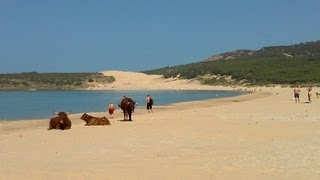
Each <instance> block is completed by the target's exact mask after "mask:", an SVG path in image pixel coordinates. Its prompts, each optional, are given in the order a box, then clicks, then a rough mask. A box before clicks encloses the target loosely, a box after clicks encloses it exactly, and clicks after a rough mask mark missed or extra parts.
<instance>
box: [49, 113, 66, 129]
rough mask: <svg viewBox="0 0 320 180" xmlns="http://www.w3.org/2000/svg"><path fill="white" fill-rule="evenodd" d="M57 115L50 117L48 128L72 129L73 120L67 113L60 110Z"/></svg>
mask: <svg viewBox="0 0 320 180" xmlns="http://www.w3.org/2000/svg"><path fill="white" fill-rule="evenodd" d="M57 115H58V116H56V117H53V118H51V119H50V122H49V128H48V130H51V129H61V130H65V129H70V128H71V121H70V119H69V118H68V115H67V113H65V112H59V113H58V114H57Z"/></svg>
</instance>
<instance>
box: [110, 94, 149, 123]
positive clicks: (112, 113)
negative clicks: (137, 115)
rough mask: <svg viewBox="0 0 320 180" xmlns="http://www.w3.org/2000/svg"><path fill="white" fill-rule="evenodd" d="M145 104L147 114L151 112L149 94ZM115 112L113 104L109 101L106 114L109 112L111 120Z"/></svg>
mask: <svg viewBox="0 0 320 180" xmlns="http://www.w3.org/2000/svg"><path fill="white" fill-rule="evenodd" d="M145 104H146V109H147V110H148V113H150V112H153V111H152V106H153V99H152V97H151V96H150V95H149V94H148V95H147V97H146V101H145ZM115 110H116V108H115V106H114V104H113V102H112V101H110V103H109V105H108V112H109V115H110V117H111V118H113V116H114V113H115Z"/></svg>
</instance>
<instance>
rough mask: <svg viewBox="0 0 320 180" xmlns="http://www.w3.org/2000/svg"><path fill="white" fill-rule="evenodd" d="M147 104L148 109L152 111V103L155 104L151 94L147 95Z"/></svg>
mask: <svg viewBox="0 0 320 180" xmlns="http://www.w3.org/2000/svg"><path fill="white" fill-rule="evenodd" d="M146 105H147V110H148V112H150V111H151V112H152V105H153V99H152V98H151V96H150V95H149V94H148V95H147V97H146Z"/></svg>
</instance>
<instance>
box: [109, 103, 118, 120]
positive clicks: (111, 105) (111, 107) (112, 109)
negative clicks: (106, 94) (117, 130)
mask: <svg viewBox="0 0 320 180" xmlns="http://www.w3.org/2000/svg"><path fill="white" fill-rule="evenodd" d="M115 110H116V108H115V107H114V104H113V102H112V101H110V104H109V106H108V111H109V115H110V116H111V118H113V115H114V111H115Z"/></svg>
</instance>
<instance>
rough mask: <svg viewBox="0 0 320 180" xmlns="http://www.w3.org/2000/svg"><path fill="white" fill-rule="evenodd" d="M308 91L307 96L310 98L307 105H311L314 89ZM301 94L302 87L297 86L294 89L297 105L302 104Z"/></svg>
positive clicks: (309, 88)
mask: <svg viewBox="0 0 320 180" xmlns="http://www.w3.org/2000/svg"><path fill="white" fill-rule="evenodd" d="M307 91H308V95H307V96H308V101H307V103H311V95H312V87H311V86H310V87H308V89H307ZM300 92H301V90H300V86H298V85H297V86H296V87H295V88H294V89H293V96H294V100H295V102H296V103H299V102H300Z"/></svg>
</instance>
